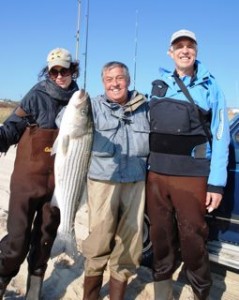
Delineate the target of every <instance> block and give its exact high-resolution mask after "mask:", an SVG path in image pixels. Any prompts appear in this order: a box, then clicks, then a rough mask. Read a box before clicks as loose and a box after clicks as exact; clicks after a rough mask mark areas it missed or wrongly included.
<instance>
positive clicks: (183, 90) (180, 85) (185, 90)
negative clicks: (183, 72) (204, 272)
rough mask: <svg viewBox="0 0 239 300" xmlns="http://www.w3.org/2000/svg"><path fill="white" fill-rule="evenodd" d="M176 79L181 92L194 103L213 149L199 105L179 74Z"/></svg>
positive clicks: (175, 76) (175, 75)
mask: <svg viewBox="0 0 239 300" xmlns="http://www.w3.org/2000/svg"><path fill="white" fill-rule="evenodd" d="M174 78H175V81H176V82H177V84H178V86H179V87H180V89H181V91H182V92H183V93H184V95H185V96H186V97H187V99H188V100H189V101H190V102H191V103H192V105H193V107H194V110H195V111H196V113H197V116H198V118H199V120H200V122H201V124H202V127H203V130H204V132H205V133H206V136H207V138H208V141H209V144H210V147H211V148H212V137H211V133H210V131H209V129H208V127H207V126H206V124H205V122H204V120H203V116H202V113H201V111H200V110H199V108H198V107H197V105H196V104H195V102H194V100H193V98H192V96H191V95H190V93H189V91H188V89H187V87H186V85H185V84H184V82H183V81H182V80H181V79H180V78H179V77H178V76H177V74H174Z"/></svg>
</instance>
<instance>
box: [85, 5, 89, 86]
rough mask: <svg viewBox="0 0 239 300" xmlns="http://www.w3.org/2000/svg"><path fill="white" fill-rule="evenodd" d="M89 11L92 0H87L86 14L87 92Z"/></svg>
mask: <svg viewBox="0 0 239 300" xmlns="http://www.w3.org/2000/svg"><path fill="white" fill-rule="evenodd" d="M89 9H90V0H87V12H86V37H85V53H84V55H85V66H84V85H83V86H84V90H86V73H87V58H88V57H87V54H88V29H89Z"/></svg>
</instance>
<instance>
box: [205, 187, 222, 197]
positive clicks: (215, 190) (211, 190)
mask: <svg viewBox="0 0 239 300" xmlns="http://www.w3.org/2000/svg"><path fill="white" fill-rule="evenodd" d="M207 191H208V192H209V193H217V194H221V195H223V194H224V187H223V186H216V185H212V184H208V186H207Z"/></svg>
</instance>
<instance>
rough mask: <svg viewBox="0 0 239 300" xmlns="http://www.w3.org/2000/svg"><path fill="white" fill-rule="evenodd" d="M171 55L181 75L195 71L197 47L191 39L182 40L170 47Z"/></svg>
mask: <svg viewBox="0 0 239 300" xmlns="http://www.w3.org/2000/svg"><path fill="white" fill-rule="evenodd" d="M169 55H170V57H171V58H172V59H173V60H174V62H175V65H176V70H177V71H178V73H179V75H186V74H188V73H191V71H193V69H194V63H195V60H196V57H197V45H196V43H195V42H194V41H193V40H191V39H189V38H180V39H178V40H177V41H176V42H175V43H173V45H172V46H171V47H170V50H169ZM180 73H181V74H180Z"/></svg>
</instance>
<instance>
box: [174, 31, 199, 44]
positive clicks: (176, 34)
mask: <svg viewBox="0 0 239 300" xmlns="http://www.w3.org/2000/svg"><path fill="white" fill-rule="evenodd" d="M182 37H187V38H190V39H191V40H193V41H194V42H195V43H196V44H197V39H196V35H195V33H193V32H192V31H189V30H187V29H181V30H178V31H176V32H174V33H173V34H172V36H171V40H170V44H171V45H172V44H173V43H174V42H175V41H176V40H177V39H179V38H182Z"/></svg>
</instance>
